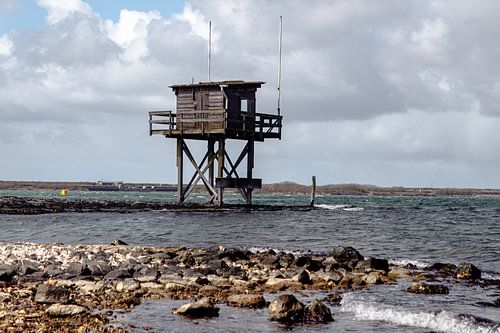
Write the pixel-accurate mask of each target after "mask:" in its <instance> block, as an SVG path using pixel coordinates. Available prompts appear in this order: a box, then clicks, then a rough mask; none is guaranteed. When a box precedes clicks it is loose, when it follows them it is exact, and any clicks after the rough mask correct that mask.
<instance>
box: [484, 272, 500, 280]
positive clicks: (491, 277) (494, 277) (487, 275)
mask: <svg viewBox="0 0 500 333" xmlns="http://www.w3.org/2000/svg"><path fill="white" fill-rule="evenodd" d="M481 277H482V278H483V279H487V280H500V274H498V273H492V272H482V273H481Z"/></svg>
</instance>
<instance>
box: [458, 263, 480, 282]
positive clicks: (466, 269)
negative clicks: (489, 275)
mask: <svg viewBox="0 0 500 333" xmlns="http://www.w3.org/2000/svg"><path fill="white" fill-rule="evenodd" d="M480 278H481V270H479V268H477V267H476V266H474V265H473V264H471V263H467V262H464V263H461V264H460V265H458V268H457V279H463V280H476V279H480Z"/></svg>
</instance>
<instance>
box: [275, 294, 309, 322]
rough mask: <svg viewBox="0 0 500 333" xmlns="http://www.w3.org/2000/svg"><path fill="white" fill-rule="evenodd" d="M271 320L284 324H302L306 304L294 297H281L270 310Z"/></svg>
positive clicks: (276, 299)
mask: <svg viewBox="0 0 500 333" xmlns="http://www.w3.org/2000/svg"><path fill="white" fill-rule="evenodd" d="M268 314H269V320H273V321H279V322H283V323H296V322H301V321H302V320H303V318H304V304H302V303H301V302H299V301H298V300H297V298H295V296H293V295H280V296H278V297H276V298H275V299H274V301H272V302H271V304H270V305H269V308H268Z"/></svg>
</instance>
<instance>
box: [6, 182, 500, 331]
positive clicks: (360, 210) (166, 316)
mask: <svg viewBox="0 0 500 333" xmlns="http://www.w3.org/2000/svg"><path fill="white" fill-rule="evenodd" d="M0 195H23V196H26V195H29V196H35V197H56V196H57V192H55V191H26V192H22V191H9V192H6V191H4V192H0ZM69 198H70V199H71V198H85V199H91V200H92V199H96V200H102V199H111V200H151V201H158V200H168V201H174V200H175V195H174V194H173V193H134V192H125V193H121V192H103V193H99V192H71V193H70V196H69ZM195 200H198V201H202V200H204V197H202V196H199V197H198V198H196V197H195ZM227 200H228V202H237V201H238V200H239V199H238V197H237V196H236V195H235V196H233V195H228V196H227ZM255 202H256V203H265V204H276V205H300V204H304V205H305V204H307V203H308V198H307V197H306V196H284V195H256V196H255ZM316 202H317V209H315V210H312V211H306V212H304V211H293V210H283V211H253V212H237V211H223V212H195V213H193V212H171V211H170V212H169V211H153V212H139V213H131V214H117V213H68V214H47V215H35V216H9V215H3V216H1V215H0V230H1V232H0V241H5V242H40V243H54V242H63V243H67V244H82V243H83V244H107V243H109V242H110V241H111V240H113V239H121V240H123V241H125V242H127V243H129V244H130V245H144V246H190V247H197V246H200V247H206V246H213V245H223V246H228V247H233V246H235V247H240V248H247V249H251V250H256V251H259V250H265V249H269V248H272V249H276V250H283V251H290V252H293V253H311V252H319V253H328V252H329V251H330V250H331V248H332V247H333V246H336V245H342V246H347V245H349V246H353V247H355V248H356V249H358V250H359V251H360V252H361V253H362V254H363V255H364V256H375V257H381V258H386V259H388V260H389V261H390V262H393V263H399V264H406V263H412V264H415V265H417V266H422V267H423V266H425V265H427V264H428V263H433V262H449V263H454V264H458V263H461V262H472V263H473V264H475V265H476V266H478V267H479V268H480V269H481V270H482V271H483V277H485V278H488V279H500V198H496V197H404V196H403V197H376V196H321V197H318V198H317V199H316ZM410 283H411V281H404V280H403V281H400V282H398V283H397V284H394V285H380V286H372V287H370V288H368V289H365V290H362V291H356V292H352V293H347V294H345V295H344V298H343V300H342V302H341V305H340V306H335V307H334V306H332V307H331V310H332V312H333V314H334V318H335V322H334V323H331V324H328V325H317V326H309V325H307V326H297V327H294V328H293V330H294V331H296V332H305V331H307V332H339V331H341V332H342V331H350V332H430V331H437V332H500V324H499V323H500V309H499V308H497V307H493V306H485V305H484V304H485V303H491V302H493V301H494V300H496V299H498V298H500V289H498V287H495V286H489V287H481V286H478V285H470V284H467V283H457V284H453V285H450V286H449V287H450V293H449V294H448V295H414V294H409V293H406V292H405V289H406V288H407V287H408V285H409V284H410ZM296 296H297V297H298V298H299V299H301V300H302V301H307V300H310V299H314V298H321V297H324V295H321V294H318V293H302V294H297V295H296ZM265 297H266V299H267V300H268V301H271V300H272V299H273V297H275V295H265ZM180 304H182V302H179V301H169V300H167V301H146V302H144V303H143V304H141V305H140V306H139V307H137V308H136V309H135V310H134V311H133V312H132V313H128V314H123V315H121V316H120V320H121V321H123V322H128V323H131V324H133V325H134V327H135V329H134V330H136V331H138V332H141V331H145V330H147V329H148V328H151V329H152V330H153V331H174V332H175V331H178V332H187V331H199V332H207V331H226V332H228V331H229V332H231V331H232V332H240V331H253V332H265V331H270V332H279V331H283V330H288V329H290V328H287V327H282V326H280V325H279V324H276V323H272V322H269V321H268V320H267V314H266V311H265V310H257V311H249V310H240V309H234V308H229V307H226V306H224V305H222V306H221V317H219V318H216V319H207V320H197V321H190V320H186V319H183V318H179V317H177V316H174V315H172V314H171V310H172V308H174V307H178V306H179V305H180Z"/></svg>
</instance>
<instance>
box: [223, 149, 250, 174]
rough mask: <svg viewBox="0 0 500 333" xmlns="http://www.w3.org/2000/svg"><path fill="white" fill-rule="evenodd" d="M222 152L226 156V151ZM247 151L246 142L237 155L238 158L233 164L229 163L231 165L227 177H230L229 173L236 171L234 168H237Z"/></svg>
mask: <svg viewBox="0 0 500 333" xmlns="http://www.w3.org/2000/svg"><path fill="white" fill-rule="evenodd" d="M224 153H225V154H226V156H227V153H226V152H224ZM247 153H248V143H247V144H246V145H245V148H243V150H242V151H241V153H240V156H238V159H237V160H236V163H235V164H234V165H233V164H232V163H230V165H231V172H229V174H228V175H227V176H228V177H231V175H232V174H233V173H236V168H238V166H239V165H240V163H241V162H242V161H243V159H244V158H245V156H246V155H247ZM228 160H229V157H228Z"/></svg>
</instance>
